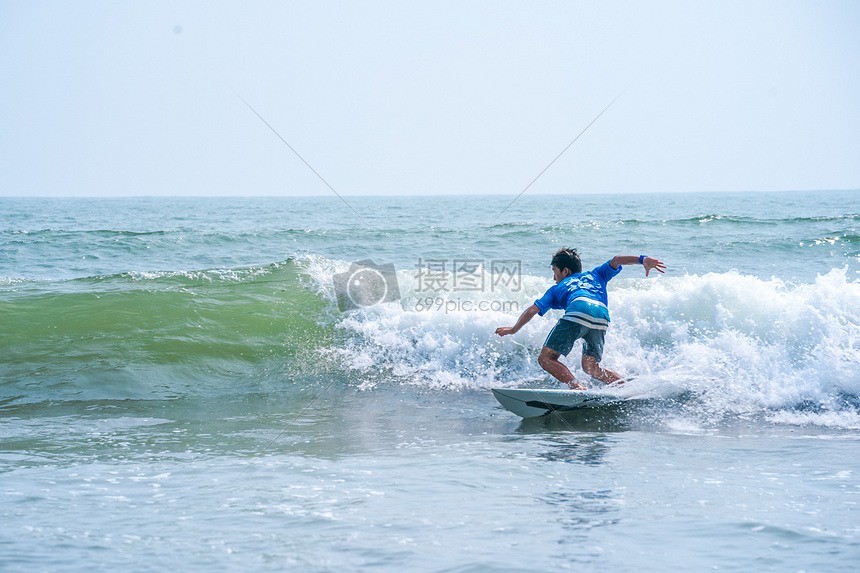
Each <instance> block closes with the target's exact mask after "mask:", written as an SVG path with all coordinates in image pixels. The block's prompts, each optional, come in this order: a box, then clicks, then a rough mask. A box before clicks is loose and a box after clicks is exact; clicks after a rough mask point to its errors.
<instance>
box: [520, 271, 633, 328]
mask: <svg viewBox="0 0 860 573" xmlns="http://www.w3.org/2000/svg"><path fill="white" fill-rule="evenodd" d="M620 272H621V266H620V265H619V267H618V268H617V269H613V268H612V267H611V266H610V265H609V261H606V262H605V263H603V264H602V265H600V266H599V267H597V268H595V269H593V270H590V271H588V272H584V273H577V274H575V275H570V276H569V277H567V278H566V279H564V280H562V281H561V282H560V283H558V284H556V285H553V286H551V287H550V288H549V289H548V290H547V291H546V293H544V295H543V296H542V297H540V298H539V299H537V300H536V301H535V306H537V307H538V309H539V310H540V313H539V314H540V316H543V315H544V313H546V311H548V310H550V309H553V308H554V309H564V310H565V314H564V316H563V317H562V319H564V320H572V321H574V322H579V323H581V324H585V323H586V322H588V324H586V325H587V326H591V327H592V328H600V326H599V325H601V324H602V325H603V329H605V328H606V325H608V324H609V309H608V305H609V296H608V295H607V293H606V283H608V282H609V281H610V280H611V279H612V278H613V277H615V275H617V274H618V273H620ZM581 319H584V320H585V322H584V320H581ZM594 319H598V320H597V321H596V322H597V324H595V321H594Z"/></svg>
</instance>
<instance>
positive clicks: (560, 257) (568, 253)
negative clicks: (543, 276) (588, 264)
mask: <svg viewBox="0 0 860 573" xmlns="http://www.w3.org/2000/svg"><path fill="white" fill-rule="evenodd" d="M551 264H552V265H553V266H556V267H558V268H559V269H560V270H564V269H570V272H572V273H573V274H577V273H581V272H582V261H580V260H579V253H577V252H576V250H575V249H569V248H567V247H562V248H560V249H559V250H558V251H556V253H555V254H554V255H553V256H552V263H551Z"/></svg>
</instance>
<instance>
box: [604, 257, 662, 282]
mask: <svg viewBox="0 0 860 573" xmlns="http://www.w3.org/2000/svg"><path fill="white" fill-rule="evenodd" d="M640 258H641V259H642V262H641V263H640V262H639V259H640ZM638 264H641V265H642V266H643V267H645V276H646V277H647V276H648V273H650V272H651V271H652V270H653V269H657V270H658V271H659V272H661V273H665V272H666V265H665V264H663V262H662V261H658V260H657V259H654V258H651V257H638V256H636V255H618V256H616V257H613V258H612V260H611V261H609V266H610V267H612V268H613V269H617V268H618V267H619V266H621V265H638Z"/></svg>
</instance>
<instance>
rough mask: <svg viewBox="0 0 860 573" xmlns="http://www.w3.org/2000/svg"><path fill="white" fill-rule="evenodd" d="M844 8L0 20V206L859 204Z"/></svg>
mask: <svg viewBox="0 0 860 573" xmlns="http://www.w3.org/2000/svg"><path fill="white" fill-rule="evenodd" d="M858 31H860V2H857V1H856V0H848V1H826V0H825V1H822V0H814V1H813V0H810V1H806V2H795V1H790V0H773V1H769V0H761V1H756V0H743V1H737V2H735V1H714V2H696V1H691V0H687V1H679V2H671V1H666V2H662V1H661V2H646V1H638V0H637V1H599V2H598V1H588V2H584V1H553V2H544V1H534V0H532V1H529V2H505V1H498V0H493V1H470V0H460V1H454V2H449V1H444V0H443V1H439V0H435V1H432V2H429V1H428V2H407V1H399V2H394V1H390V2H367V1H361V2H346V1H341V2H326V1H302V2H287V1H280V2H208V1H207V2H202V1H201V2H176V1H169V2H154V1H147V2H108V1H104V2H96V1H76V2H67V1H57V2H46V1H38V0H27V1H20V2H19V1H10V0H0V77H2V81H0V195H5V196H35V195H58V196H125V195H239V196H244V195H330V194H331V191H330V190H329V189H328V188H327V187H325V185H324V184H323V183H322V182H321V181H320V180H319V179H317V178H316V176H315V175H314V174H313V173H312V172H311V171H310V170H309V169H308V167H307V166H305V164H304V163H302V162H301V160H299V159H298V158H297V157H296V156H295V155H294V154H293V153H292V152H291V151H290V149H289V148H288V147H287V146H286V145H284V144H283V143H282V142H281V141H280V140H279V139H278V138H277V137H276V136H275V135H274V134H273V133H272V132H271V131H270V130H269V129H268V128H267V127H266V125H265V124H264V123H263V122H262V121H260V119H259V118H257V116H255V115H254V114H253V112H251V110H249V109H248V108H247V107H246V106H245V104H244V103H242V101H241V100H240V99H239V97H237V95H236V94H237V93H238V94H240V95H241V96H242V97H243V98H244V99H245V100H247V101H248V103H249V104H251V105H252V106H253V107H254V108H255V109H256V110H257V111H258V112H259V113H260V114H261V115H262V116H263V117H264V118H265V119H266V120H267V121H268V122H269V123H270V124H271V125H272V127H274V128H275V129H276V130H277V131H278V132H279V133H280V134H281V136H282V137H283V138H284V139H285V140H286V141H288V142H289V143H290V145H292V146H293V147H294V148H295V149H296V151H298V152H299V153H300V154H301V155H302V156H303V157H304V159H305V160H307V162H308V163H309V164H310V165H312V166H313V167H314V169H316V170H317V171H318V172H319V173H320V175H322V176H323V177H324V178H325V179H326V181H328V183H329V184H331V186H332V187H333V188H334V189H335V190H337V191H338V192H339V193H340V194H342V195H344V196H348V195H414V194H423V195H433V194H464V193H465V194H480V193H496V194H510V195H516V194H517V193H519V192H520V191H522V190H523V188H525V186H526V185H528V184H529V182H530V181H532V179H534V177H535V176H536V175H537V174H538V173H540V172H541V170H542V169H544V167H546V166H547V164H548V163H549V162H550V161H552V159H553V158H555V157H556V155H558V153H559V152H560V151H561V150H562V149H564V147H565V146H566V145H567V144H568V143H570V141H571V140H572V139H573V138H574V137H575V136H576V135H577V134H578V133H579V132H580V131H582V129H583V128H585V127H586V126H587V125H588V124H589V122H591V121H592V120H593V119H594V118H595V116H597V115H598V114H599V113H600V112H601V111H602V110H603V109H604V108H605V107H606V106H607V105H608V104H609V103H610V102H611V101H612V100H613V99H614V98H615V97H616V96H617V95H618V94H619V93H621V92H622V91H623V90H625V89H627V91H626V92H625V93H624V95H623V96H622V97H621V98H620V99H618V100H617V101H616V102H615V104H614V105H613V106H612V107H611V108H610V109H609V110H608V111H607V112H606V113H605V114H604V115H603V116H602V117H601V118H600V119H599V120H598V121H597V122H595V123H594V125H592V126H591V128H590V129H589V130H588V131H587V132H586V133H585V134H584V135H583V136H582V137H581V138H580V139H579V141H577V142H576V143H575V144H574V145H573V146H572V147H571V148H570V149H569V150H568V151H567V153H565V154H564V155H563V156H562V157H561V158H560V159H559V160H558V161H557V162H556V163H555V164H554V165H553V166H552V167H551V168H550V169H549V170H548V171H547V172H546V173H545V174H544V175H543V176H542V177H541V178H540V179H539V180H538V181H537V182H536V183H535V184H534V185H533V186H532V187H531V189H529V193H612V192H662V191H670V192H687V191H776V190H821V189H857V188H860V104H858V102H860V32H858Z"/></svg>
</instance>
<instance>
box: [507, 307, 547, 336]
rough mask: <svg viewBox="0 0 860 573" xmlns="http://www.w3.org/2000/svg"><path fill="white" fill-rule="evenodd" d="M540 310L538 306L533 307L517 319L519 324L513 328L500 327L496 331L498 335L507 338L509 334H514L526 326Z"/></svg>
mask: <svg viewBox="0 0 860 573" xmlns="http://www.w3.org/2000/svg"><path fill="white" fill-rule="evenodd" d="M539 312H540V309H539V308H538V307H537V305H536V304H533V305H531V306H530V307H528V308H527V309H525V310H524V311H523V313H522V314H521V315H520V317H519V318H518V319H517V323H516V324H515V325H513V326H500V327H499V328H497V329H496V334H498V335H499V336H506V335H508V334H513V333H515V332H517V331H518V330H519V329H521V328H522V327H523V326H525V325H526V323H527V322H528V321H530V320H531V319H532V318H533V317H534V315H536V314H538V313H539Z"/></svg>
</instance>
